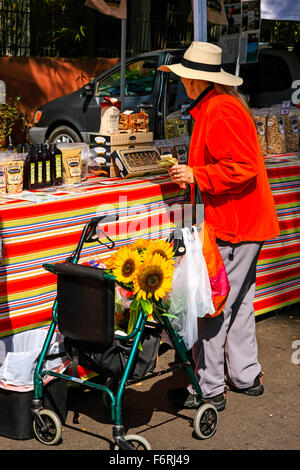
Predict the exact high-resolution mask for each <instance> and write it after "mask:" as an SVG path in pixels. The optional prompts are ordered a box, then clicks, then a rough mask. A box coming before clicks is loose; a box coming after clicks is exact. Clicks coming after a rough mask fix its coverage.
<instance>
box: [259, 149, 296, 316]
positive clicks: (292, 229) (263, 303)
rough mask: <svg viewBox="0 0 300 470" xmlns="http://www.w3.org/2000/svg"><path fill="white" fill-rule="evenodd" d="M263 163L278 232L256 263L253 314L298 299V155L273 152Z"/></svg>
mask: <svg viewBox="0 0 300 470" xmlns="http://www.w3.org/2000/svg"><path fill="white" fill-rule="evenodd" d="M265 164H266V168H267V173H268V176H269V181H270V184H271V189H272V193H273V196H274V200H275V204H276V209H277V215H278V219H279V226H280V235H279V236H278V237H277V238H274V239H273V240H270V241H267V242H266V243H265V244H264V246H263V249H262V251H261V254H260V257H259V260H258V266H257V281H256V293H255V302H254V308H255V312H256V315H260V314H263V313H265V312H269V311H271V310H274V309H276V308H281V307H284V306H287V305H290V304H293V303H296V302H299V301H300V155H295V154H294V155H281V156H279V155H276V156H273V157H267V158H265Z"/></svg>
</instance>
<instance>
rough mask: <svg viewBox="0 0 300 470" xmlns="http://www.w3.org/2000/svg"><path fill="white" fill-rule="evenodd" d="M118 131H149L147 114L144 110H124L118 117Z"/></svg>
mask: <svg viewBox="0 0 300 470" xmlns="http://www.w3.org/2000/svg"><path fill="white" fill-rule="evenodd" d="M119 132H121V133H133V132H149V116H148V114H147V113H146V112H145V111H144V110H140V112H139V113H134V112H133V111H129V110H127V111H124V112H123V113H121V114H120V117H119Z"/></svg>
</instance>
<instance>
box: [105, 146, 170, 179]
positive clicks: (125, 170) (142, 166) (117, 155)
mask: <svg viewBox="0 0 300 470" xmlns="http://www.w3.org/2000/svg"><path fill="white" fill-rule="evenodd" d="M112 159H113V162H114V165H115V166H116V167H117V168H118V170H119V174H120V176H121V177H122V178H130V177H137V176H146V175H155V174H159V173H165V172H166V169H165V168H164V167H163V166H161V165H160V161H161V157H160V153H159V151H158V149H157V148H156V147H155V146H147V147H142V148H141V149H126V150H115V151H114V152H113V153H112Z"/></svg>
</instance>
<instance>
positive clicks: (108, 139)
mask: <svg viewBox="0 0 300 470" xmlns="http://www.w3.org/2000/svg"><path fill="white" fill-rule="evenodd" d="M89 138H90V142H91V143H90V152H91V154H92V155H93V158H90V161H89V172H90V173H91V174H98V175H99V176H100V175H102V176H105V174H108V176H110V177H116V176H119V170H118V168H117V167H116V166H115V165H114V163H113V162H112V161H111V154H112V153H113V152H114V151H115V150H125V149H128V148H130V149H135V148H139V147H143V146H145V145H147V144H151V143H152V142H153V132H144V133H138V132H135V133H133V134H128V133H123V134H121V133H116V134H101V135H100V134H97V133H90V134H89ZM95 154H96V156H95ZM101 172H105V174H102V173H101Z"/></svg>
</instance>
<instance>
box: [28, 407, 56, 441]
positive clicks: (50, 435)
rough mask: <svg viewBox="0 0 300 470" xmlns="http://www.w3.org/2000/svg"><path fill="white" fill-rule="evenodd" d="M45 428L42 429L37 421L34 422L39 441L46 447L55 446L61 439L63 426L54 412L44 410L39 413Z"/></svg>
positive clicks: (34, 429) (35, 433)
mask: <svg viewBox="0 0 300 470" xmlns="http://www.w3.org/2000/svg"><path fill="white" fill-rule="evenodd" d="M39 415H40V417H41V418H42V420H43V422H44V424H45V427H44V428H42V427H41V426H40V425H39V424H38V423H37V422H36V421H35V420H34V421H33V431H34V435H35V437H36V438H37V440H38V441H40V442H41V443H42V444H46V445H50V446H51V445H52V446H53V445H55V444H57V443H58V442H59V441H60V439H61V433H62V425H61V422H60V419H59V417H58V416H57V414H56V413H54V411H51V410H47V409H42V410H40V411H39Z"/></svg>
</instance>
